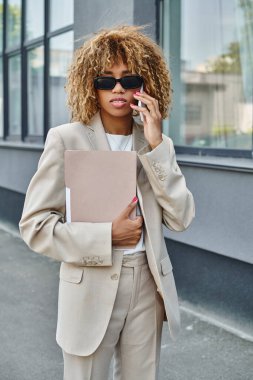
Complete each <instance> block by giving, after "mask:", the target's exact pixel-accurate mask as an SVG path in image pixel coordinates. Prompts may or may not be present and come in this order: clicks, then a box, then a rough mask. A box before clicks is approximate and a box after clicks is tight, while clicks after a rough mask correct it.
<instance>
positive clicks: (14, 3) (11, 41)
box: [7, 0, 21, 48]
mask: <svg viewBox="0 0 253 380" xmlns="http://www.w3.org/2000/svg"><path fill="white" fill-rule="evenodd" d="M20 42H21V0H9V1H8V3H7V47H8V48H11V47H15V46H19V45H20Z"/></svg>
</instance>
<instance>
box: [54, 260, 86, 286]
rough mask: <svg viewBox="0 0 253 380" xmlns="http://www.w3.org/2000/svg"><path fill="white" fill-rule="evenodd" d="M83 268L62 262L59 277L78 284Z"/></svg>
mask: <svg viewBox="0 0 253 380" xmlns="http://www.w3.org/2000/svg"><path fill="white" fill-rule="evenodd" d="M82 277H83V269H82V268H79V267H74V266H69V265H68V264H65V263H62V264H61V269H60V279H61V280H64V281H67V282H72V283H74V284H79V283H80V282H81V281H82Z"/></svg>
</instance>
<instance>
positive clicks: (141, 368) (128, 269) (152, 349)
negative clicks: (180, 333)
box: [63, 252, 164, 380]
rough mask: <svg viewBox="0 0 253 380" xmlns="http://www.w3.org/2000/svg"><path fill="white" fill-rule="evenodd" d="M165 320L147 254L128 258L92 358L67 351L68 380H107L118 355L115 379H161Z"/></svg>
mask: <svg viewBox="0 0 253 380" xmlns="http://www.w3.org/2000/svg"><path fill="white" fill-rule="evenodd" d="M163 318H164V304H163V300H162V298H161V297H160V295H159V293H158V292H157V287H156V284H155V282H154V279H153V276H152V274H151V272H150V270H149V266H148V263H147V259H146V253H145V252H137V253H134V254H131V255H124V257H123V262H122V269H121V274H120V279H119V287H118V292H117V295H116V300H115V303H114V307H113V311H112V315H111V319H110V322H109V325H108V328H107V330H106V333H105V336H104V338H103V340H102V342H101V344H100V345H99V347H98V348H97V350H96V351H95V352H94V353H93V354H92V355H89V356H76V355H70V354H68V353H66V352H64V351H63V358H64V380H107V379H108V374H109V368H110V363H111V360H112V357H113V355H114V380H142V379H145V380H157V379H158V366H159V359H160V349H161V332H162V325H163Z"/></svg>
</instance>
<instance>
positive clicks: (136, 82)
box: [94, 75, 143, 90]
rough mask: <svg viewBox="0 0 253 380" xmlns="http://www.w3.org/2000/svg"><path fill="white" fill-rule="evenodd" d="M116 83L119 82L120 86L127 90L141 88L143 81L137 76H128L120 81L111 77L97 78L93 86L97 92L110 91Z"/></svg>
mask: <svg viewBox="0 0 253 380" xmlns="http://www.w3.org/2000/svg"><path fill="white" fill-rule="evenodd" d="M117 82H120V84H121V86H122V87H123V88H124V89H126V90H127V89H131V88H138V87H141V85H142V83H143V79H142V77H140V76H139V75H129V76H127V77H123V78H121V79H120V80H118V79H117V80H116V79H115V78H113V77H97V78H95V79H94V85H95V88H96V89H97V90H112V89H113V88H114V87H115V85H116V83H117Z"/></svg>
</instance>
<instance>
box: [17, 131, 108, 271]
mask: <svg viewBox="0 0 253 380" xmlns="http://www.w3.org/2000/svg"><path fill="white" fill-rule="evenodd" d="M64 151H65V147H64V144H63V141H62V138H61V136H60V133H59V132H58V131H57V130H56V129H55V128H53V129H51V130H50V131H49V132H48V135H47V139H46V142H45V148H44V151H43V153H42V155H41V158H40V160H39V164H38V170H37V172H36V173H35V175H34V176H33V178H32V180H31V182H30V185H29V187H28V190H27V193H26V198H25V203H24V209H23V213H22V217H21V220H20V222H19V228H20V234H21V236H22V238H23V240H24V241H25V242H26V244H27V245H28V246H29V247H30V248H31V249H32V250H34V251H35V252H37V253H41V254H43V255H45V256H49V257H51V258H53V259H55V260H58V261H64V262H66V263H72V264H76V265H80V266H86V265H87V266H94V265H100V266H111V265H112V240H111V229H112V223H84V222H75V223H65V181H64Z"/></svg>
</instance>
